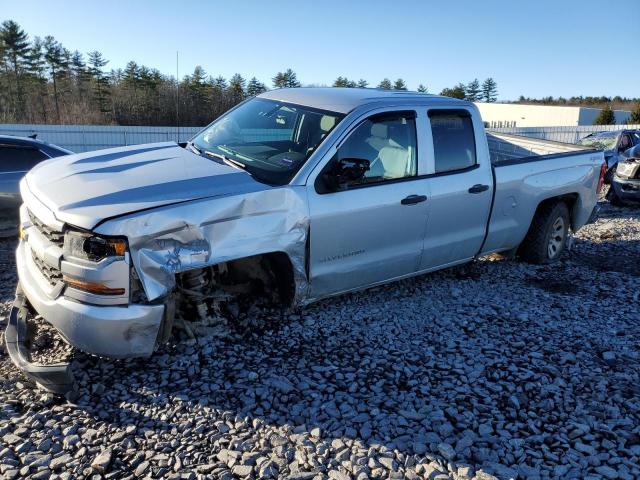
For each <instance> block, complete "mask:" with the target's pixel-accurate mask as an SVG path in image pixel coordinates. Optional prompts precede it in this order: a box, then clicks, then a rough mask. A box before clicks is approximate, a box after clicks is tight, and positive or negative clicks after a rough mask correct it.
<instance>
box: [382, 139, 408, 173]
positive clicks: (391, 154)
mask: <svg viewBox="0 0 640 480" xmlns="http://www.w3.org/2000/svg"><path fill="white" fill-rule="evenodd" d="M378 159H379V161H380V163H381V164H382V168H383V169H384V173H383V177H384V178H390V179H393V178H403V177H406V176H407V175H410V174H413V172H411V171H410V159H411V154H410V151H409V150H408V149H406V148H401V147H393V146H387V147H383V148H382V150H380V153H379V154H378Z"/></svg>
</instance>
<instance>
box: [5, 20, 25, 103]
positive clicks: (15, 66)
mask: <svg viewBox="0 0 640 480" xmlns="http://www.w3.org/2000/svg"><path fill="white" fill-rule="evenodd" d="M0 43H2V50H3V56H4V57H5V58H6V63H7V66H8V67H9V68H10V69H11V70H12V71H13V81H14V83H15V87H16V89H15V91H16V97H15V99H16V105H15V109H16V113H19V112H18V111H21V110H22V109H24V86H23V84H22V77H23V74H24V71H25V67H26V65H27V61H28V57H29V36H28V35H27V34H26V33H25V31H24V30H22V28H20V25H18V24H17V23H16V22H14V21H13V20H5V21H4V22H2V26H1V27H0Z"/></svg>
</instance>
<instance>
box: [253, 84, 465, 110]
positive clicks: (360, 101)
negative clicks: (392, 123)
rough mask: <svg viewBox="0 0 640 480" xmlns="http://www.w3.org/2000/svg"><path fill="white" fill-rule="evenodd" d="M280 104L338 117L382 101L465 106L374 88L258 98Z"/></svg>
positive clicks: (285, 91) (287, 91)
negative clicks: (293, 105)
mask: <svg viewBox="0 0 640 480" xmlns="http://www.w3.org/2000/svg"><path fill="white" fill-rule="evenodd" d="M258 97H259V98H267V99H270V100H276V101H280V102H286V103H293V104H296V105H303V106H306V107H312V108H319V109H322V110H328V111H331V112H338V113H349V112H350V111H351V110H353V109H354V108H357V107H360V106H362V105H366V104H370V103H378V102H380V101H384V100H399V99H402V100H407V99H411V100H420V101H424V100H425V98H428V99H429V100H432V101H436V102H437V103H452V104H455V105H462V104H468V102H465V101H463V100H458V99H455V98H450V97H441V96H438V95H429V94H427V93H418V92H409V91H406V90H383V89H377V88H336V87H322V88H320V87H302V88H281V89H278V90H269V91H268V92H265V93H262V94H260V95H258Z"/></svg>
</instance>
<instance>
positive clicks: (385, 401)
mask: <svg viewBox="0 0 640 480" xmlns="http://www.w3.org/2000/svg"><path fill="white" fill-rule="evenodd" d="M14 245H15V241H13V240H10V241H7V240H5V241H2V242H0V267H1V273H0V299H1V300H2V302H4V303H2V304H0V305H1V307H0V315H1V316H3V317H6V315H7V310H8V306H9V303H10V300H11V298H12V295H13V289H14V283H15V276H14V274H13V258H12V255H13V252H12V249H13V248H14ZM639 265H640V209H632V208H619V209H612V208H611V207H609V206H608V204H606V203H605V204H604V210H603V214H602V216H601V218H600V219H599V220H598V222H597V223H595V224H593V225H589V226H587V227H585V228H584V229H583V230H581V231H580V232H579V233H578V234H577V235H576V237H575V242H574V245H573V250H572V251H571V252H570V253H569V254H567V255H566V256H565V259H564V260H563V261H562V262H560V263H559V264H556V265H553V266H531V265H525V264H521V263H517V262H514V261H506V260H502V261H498V260H495V259H483V260H482V261H479V262H476V263H474V264H473V265H470V266H466V267H463V268H458V269H453V270H448V271H444V272H439V273H435V274H431V275H426V276H421V277H418V278H415V279H411V280H407V281H403V282H399V283H395V284H392V285H389V286H385V287H381V288H376V289H373V290H369V291H366V292H361V293H357V294H351V295H345V296H341V297H339V298H336V299H331V300H328V301H324V302H321V303H319V304H317V305H314V306H311V307H309V308H307V309H304V310H303V311H301V312H299V314H294V315H290V316H289V317H288V318H286V321H284V322H282V323H275V324H273V326H272V327H270V328H268V329H266V330H265V331H264V332H261V333H260V334H255V335H253V336H250V337H249V338H244V339H240V338H236V337H233V336H232V337H229V338H213V339H210V340H206V341H203V342H201V343H193V342H192V343H189V342H182V343H179V344H177V345H169V346H167V347H164V348H163V349H162V351H160V352H158V353H157V354H156V355H154V356H153V357H152V358H151V359H148V360H134V361H119V362H116V361H107V360H101V359H97V358H93V357H88V356H86V355H82V354H76V356H75V360H74V362H75V367H74V368H76V372H80V373H79V374H78V373H77V376H78V377H79V384H80V396H79V398H77V399H76V400H75V401H74V402H69V401H66V400H63V399H58V398H55V397H53V396H51V395H49V394H47V393H43V392H42V391H38V390H36V389H34V388H33V386H32V385H30V384H29V383H28V382H26V381H25V380H24V379H23V378H22V377H21V375H20V374H19V373H18V372H17V371H16V369H15V368H14V367H13V366H12V365H11V364H10V362H9V360H8V359H7V357H6V354H5V353H4V351H2V353H0V389H1V390H0V477H2V478H17V477H20V478H25V477H29V478H49V477H51V478H83V477H89V476H92V475H104V476H105V477H107V478H134V477H141V476H149V477H154V478H159V477H171V478H238V477H240V478H244V477H259V478H296V479H306V478H332V479H347V478H359V479H360V478H430V479H446V478H460V479H469V478H474V477H475V478H477V479H485V480H486V479H493V478H500V479H503V478H547V477H553V478H563V479H564V478H580V479H587V478H611V479H615V478H622V479H632V478H639V477H640V466H639V465H640V378H639V377H640V322H639V320H640V314H639V313H638V307H639V302H638V300H639V292H640V266H639Z"/></svg>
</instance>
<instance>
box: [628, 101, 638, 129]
mask: <svg viewBox="0 0 640 480" xmlns="http://www.w3.org/2000/svg"><path fill="white" fill-rule="evenodd" d="M627 123H629V124H630V125H640V102H636V104H635V106H634V107H633V110H631V115H629V120H627Z"/></svg>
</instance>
